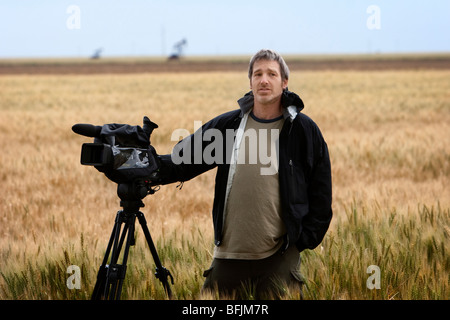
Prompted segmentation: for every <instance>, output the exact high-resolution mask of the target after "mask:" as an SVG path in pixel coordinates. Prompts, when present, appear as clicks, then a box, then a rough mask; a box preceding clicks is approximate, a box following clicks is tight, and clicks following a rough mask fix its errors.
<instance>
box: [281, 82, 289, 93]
mask: <svg viewBox="0 0 450 320" xmlns="http://www.w3.org/2000/svg"><path fill="white" fill-rule="evenodd" d="M288 82H289V80H288V79H284V80H283V82H282V87H283V90H285V89H286V88H287V87H288Z"/></svg>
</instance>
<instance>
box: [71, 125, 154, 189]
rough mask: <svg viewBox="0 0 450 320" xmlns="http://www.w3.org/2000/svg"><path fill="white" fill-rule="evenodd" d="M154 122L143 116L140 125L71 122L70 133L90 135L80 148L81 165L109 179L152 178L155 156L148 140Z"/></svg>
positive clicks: (128, 180)
mask: <svg viewBox="0 0 450 320" xmlns="http://www.w3.org/2000/svg"><path fill="white" fill-rule="evenodd" d="M156 128H158V125H157V124H156V123H154V122H152V121H150V119H149V118H148V117H147V116H144V119H143V127H142V128H141V127H140V126H130V125H128V124H117V123H111V124H105V125H103V126H95V125H92V124H83V123H79V124H75V125H74V126H73V127H72V130H73V132H75V133H77V134H80V135H83V136H86V137H92V138H94V142H93V143H84V144H83V145H82V148H81V164H83V165H90V166H94V167H95V168H96V169H97V170H98V171H100V172H103V173H104V174H105V176H106V177H108V178H109V179H110V180H111V181H114V182H116V183H118V184H130V183H133V182H135V181H137V180H139V181H145V180H151V181H154V180H156V178H157V174H158V169H159V159H158V157H157V154H156V151H155V148H153V146H152V145H151V143H150V136H151V134H152V132H153V130H154V129H156Z"/></svg>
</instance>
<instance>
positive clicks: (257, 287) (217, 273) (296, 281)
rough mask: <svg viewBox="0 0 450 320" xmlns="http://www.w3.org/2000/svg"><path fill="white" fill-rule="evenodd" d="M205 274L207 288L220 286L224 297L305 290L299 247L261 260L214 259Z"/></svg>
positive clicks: (260, 296) (278, 294) (265, 296)
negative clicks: (302, 288)
mask: <svg viewBox="0 0 450 320" xmlns="http://www.w3.org/2000/svg"><path fill="white" fill-rule="evenodd" d="M203 276H204V277H206V279H205V283H204V284H203V290H205V291H208V290H209V291H212V292H213V293H214V292H216V290H217V291H218V292H219V294H220V296H221V297H230V298H235V299H280V298H282V297H283V296H284V295H285V294H286V293H287V289H288V288H289V290H297V291H299V292H300V296H301V294H302V293H301V287H302V284H303V280H302V276H301V275H300V254H299V252H298V250H297V248H295V247H290V248H288V249H287V250H286V251H285V252H284V253H283V252H282V251H281V250H279V251H278V252H276V253H275V254H273V255H272V256H270V257H268V258H265V259H261V260H235V259H213V261H212V264H211V267H210V268H209V269H208V270H206V271H205V272H204V273H203ZM291 292H292V291H291Z"/></svg>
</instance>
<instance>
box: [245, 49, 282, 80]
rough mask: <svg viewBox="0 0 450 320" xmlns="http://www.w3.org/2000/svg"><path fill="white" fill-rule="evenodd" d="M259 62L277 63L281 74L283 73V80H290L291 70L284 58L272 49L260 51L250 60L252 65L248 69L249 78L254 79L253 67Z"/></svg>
mask: <svg viewBox="0 0 450 320" xmlns="http://www.w3.org/2000/svg"><path fill="white" fill-rule="evenodd" d="M259 60H269V61H276V62H278V64H279V65H280V72H281V78H282V79H283V80H288V79H289V68H288V66H287V64H286V62H285V61H284V59H283V57H282V56H281V55H280V54H279V53H277V52H275V51H273V50H270V49H261V50H259V51H258V52H257V53H256V54H255V55H254V56H253V57H252V58H251V59H250V65H249V67H248V78H249V79H252V74H253V65H254V64H255V62H256V61H259Z"/></svg>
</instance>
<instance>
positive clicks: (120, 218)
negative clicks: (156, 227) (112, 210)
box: [91, 182, 173, 300]
mask: <svg viewBox="0 0 450 320" xmlns="http://www.w3.org/2000/svg"><path fill="white" fill-rule="evenodd" d="M144 188H145V185H143V184H141V183H140V182H138V183H130V184H129V183H126V184H119V185H118V186H117V194H118V195H119V197H120V199H121V201H120V206H121V207H123V210H119V211H118V212H117V215H116V219H115V223H114V227H113V231H112V233H111V237H110V239H109V242H108V246H107V248H106V253H105V256H104V258H103V262H102V264H101V266H100V268H99V271H98V274H97V282H96V284H95V287H94V291H93V293H92V297H91V299H92V300H100V299H109V300H119V299H120V295H121V291H122V285H123V280H124V279H125V274H126V271H127V260H128V252H129V250H130V246H133V245H135V238H134V231H135V221H136V217H137V218H138V220H139V223H140V225H141V227H142V230H143V232H144V235H145V239H146V241H147V244H148V246H149V248H150V252H151V254H152V256H153V260H154V262H155V265H156V272H155V276H156V278H157V279H159V280H160V281H161V283H162V284H163V286H164V289H165V291H166V293H167V296H168V297H169V299H170V298H171V297H172V292H171V289H170V286H169V282H168V280H167V278H168V277H170V280H171V282H172V284H173V277H172V275H171V273H170V271H169V270H167V269H166V268H165V267H163V266H162V264H161V261H160V259H159V256H158V253H157V251H156V247H155V245H154V243H153V240H152V237H151V235H150V231H149V230H148V227H147V221H146V219H145V216H144V214H143V213H142V212H141V211H140V210H139V208H141V207H144V203H143V202H142V200H141V199H143V198H144V197H145V196H146V195H147V193H148V192H150V193H151V191H147V190H144ZM144 193H145V194H144ZM123 223H124V224H125V225H124V227H123V229H122V224H123ZM125 238H126V243H125V248H124V250H123V255H122V263H121V264H118V260H119V256H120V254H121V251H122V247H123V243H124V241H125ZM111 250H112V253H111ZM110 254H111V258H110V261H109V264H108V258H109V256H110Z"/></svg>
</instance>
